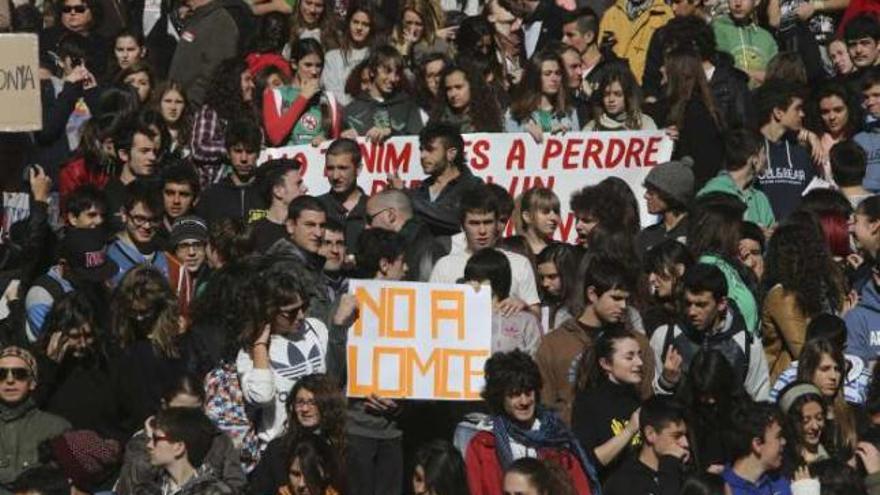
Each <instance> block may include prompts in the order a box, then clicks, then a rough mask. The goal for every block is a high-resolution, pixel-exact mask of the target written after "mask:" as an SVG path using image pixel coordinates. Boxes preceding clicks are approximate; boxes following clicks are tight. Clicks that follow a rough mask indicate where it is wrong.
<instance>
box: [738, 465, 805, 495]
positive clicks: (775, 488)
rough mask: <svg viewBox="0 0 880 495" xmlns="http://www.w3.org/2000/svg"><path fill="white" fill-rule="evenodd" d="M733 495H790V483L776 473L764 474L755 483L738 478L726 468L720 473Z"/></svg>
mask: <svg viewBox="0 0 880 495" xmlns="http://www.w3.org/2000/svg"><path fill="white" fill-rule="evenodd" d="M721 477H722V478H724V482H725V483H727V486H729V487H730V490H731V493H732V494H733V495H791V482H790V481H788V479H786V478H785V477H784V476H781V475H780V474H778V473H773V474H770V473H765V474H764V475H763V476H761V477H760V478H758V481H757V482H756V483H752V482H751V481H748V480H745V479H742V478H740V477H739V476H738V475H737V474H736V473H734V472H733V468H731V467H730V466H726V467H725V468H724V472H722V473H721Z"/></svg>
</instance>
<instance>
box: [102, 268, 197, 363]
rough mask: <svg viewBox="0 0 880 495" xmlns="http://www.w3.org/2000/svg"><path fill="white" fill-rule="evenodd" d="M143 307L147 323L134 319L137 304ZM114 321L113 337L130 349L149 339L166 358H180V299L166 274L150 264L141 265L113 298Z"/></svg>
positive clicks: (125, 277)
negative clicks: (172, 288)
mask: <svg viewBox="0 0 880 495" xmlns="http://www.w3.org/2000/svg"><path fill="white" fill-rule="evenodd" d="M136 304H137V305H138V306H142V307H143V308H144V310H142V311H141V312H142V313H145V314H146V316H145V320H146V323H143V322H141V321H139V320H138V319H137V318H136V317H133V315H134V314H135V313H137V312H138V311H136V310H135V309H134V306H135V305H136ZM111 311H112V314H111V321H112V325H113V336H114V338H115V339H116V341H117V343H118V344H119V345H120V346H121V347H122V348H126V347H128V346H130V345H131V344H133V343H134V342H136V341H139V340H149V341H150V342H151V343H152V344H153V346H154V347H155V348H156V349H157V350H158V351H159V352H160V353H161V354H162V355H164V356H165V357H178V356H179V355H180V352H179V349H178V345H177V344H178V343H177V337H178V335H179V334H180V322H179V316H180V313H179V311H178V306H177V297H175V295H174V292H172V290H171V287H170V286H169V285H168V281H167V279H166V278H165V275H163V274H162V272H160V271H159V270H157V269H156V268H153V267H151V266H148V265H138V266H136V267H134V268H132V269H131V270H129V271H128V273H126V274H125V276H124V277H123V278H122V281H121V282H120V283H119V287H117V289H116V294H115V295H114V297H113V308H112V310H111Z"/></svg>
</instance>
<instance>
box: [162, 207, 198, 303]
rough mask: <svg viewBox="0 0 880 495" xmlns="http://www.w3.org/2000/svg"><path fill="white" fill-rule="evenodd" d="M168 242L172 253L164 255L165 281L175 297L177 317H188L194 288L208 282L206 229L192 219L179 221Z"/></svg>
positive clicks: (194, 218)
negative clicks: (168, 283) (166, 261)
mask: <svg viewBox="0 0 880 495" xmlns="http://www.w3.org/2000/svg"><path fill="white" fill-rule="evenodd" d="M168 240H169V247H170V248H171V249H172V251H170V252H167V253H165V254H166V257H167V259H168V280H169V282H170V283H171V288H172V289H173V290H174V292H175V293H176V294H177V301H178V303H179V305H180V314H182V315H183V316H188V315H189V306H190V304H191V303H192V300H193V299H194V298H195V296H196V290H197V288H198V287H199V285H200V284H201V283H205V280H207V279H208V271H209V270H208V264H207V263H206V262H205V261H206V246H207V244H208V225H207V224H206V223H205V221H204V220H202V219H201V218H199V217H197V216H195V215H186V216H183V217H180V218H178V219H177V220H176V221H175V222H174V226H172V227H171V235H170V236H169V239H168Z"/></svg>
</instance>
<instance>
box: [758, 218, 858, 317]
mask: <svg viewBox="0 0 880 495" xmlns="http://www.w3.org/2000/svg"><path fill="white" fill-rule="evenodd" d="M766 266H767V273H766V275H765V279H766V280H767V281H768V288H769V287H771V286H773V285H776V284H781V285H782V288H783V290H785V291H786V292H787V293H792V294H794V296H795V300H796V301H797V305H798V308H799V309H800V310H801V311H803V312H804V314H805V315H806V316H808V317H812V316H815V315H817V314H819V313H821V312H823V311H826V310H827V308H829V307H830V308H831V309H833V310H834V311H839V310H840V308H841V304H842V302H843V298H844V281H843V274H842V273H841V272H840V270H839V268H838V266H837V264H836V263H834V260H833V259H832V258H831V254H830V253H829V252H828V248H827V246H826V245H825V243H824V242H823V240H822V239H821V238H818V237H817V235H816V232H814V229H811V228H809V227H808V226H806V225H803V224H800V223H787V224H783V225H782V226H781V227H779V228H778V229H776V232H774V233H773V237H771V238H770V245H769V246H768V248H767V263H766Z"/></svg>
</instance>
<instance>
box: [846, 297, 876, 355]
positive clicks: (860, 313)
mask: <svg viewBox="0 0 880 495" xmlns="http://www.w3.org/2000/svg"><path fill="white" fill-rule="evenodd" d="M843 321H845V322H846V351H847V352H848V353H850V354H855V355H856V356H859V357H861V358H862V359H864V360H865V361H866V362H869V363H870V362H872V361H875V360H876V359H877V356H878V355H880V293H878V292H877V287H876V285H875V284H874V282H873V281H871V282H868V284H867V285H865V288H864V289H862V297H861V299H860V300H859V304H858V305H857V306H856V307H855V308H853V309H851V310H850V311H849V312H848V313H847V314H846V316H844V318H843Z"/></svg>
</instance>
